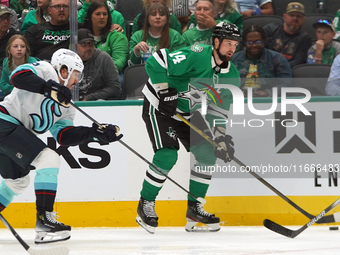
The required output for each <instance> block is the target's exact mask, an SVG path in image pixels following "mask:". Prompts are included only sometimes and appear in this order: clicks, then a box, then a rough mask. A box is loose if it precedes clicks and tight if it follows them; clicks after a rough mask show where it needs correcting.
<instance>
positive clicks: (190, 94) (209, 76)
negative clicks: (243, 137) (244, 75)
mask: <svg viewBox="0 0 340 255" xmlns="http://www.w3.org/2000/svg"><path fill="white" fill-rule="evenodd" d="M212 51H213V49H212V46H210V45H203V44H197V45H192V46H190V47H185V48H181V49H179V50H177V51H174V52H171V53H169V51H168V49H161V50H159V51H157V52H156V53H154V54H153V56H152V57H150V58H149V59H148V61H147V63H146V66H145V68H146V71H147V73H148V75H149V77H150V79H149V81H148V83H147V84H146V85H145V87H144V89H143V93H144V95H145V97H146V98H147V100H148V101H149V102H150V103H151V104H152V105H153V106H154V107H155V108H156V109H157V108H158V96H157V90H156V87H158V86H160V85H161V84H162V83H168V86H169V87H172V88H176V89H177V93H178V100H177V102H178V104H177V111H178V112H179V113H182V114H183V115H190V112H192V111H195V110H198V109H200V108H201V106H202V101H203V100H204V99H202V95H206V97H207V100H205V102H206V103H207V105H208V107H207V116H206V117H207V119H208V120H211V118H210V117H213V118H215V119H217V118H218V119H220V118H227V111H228V110H229V107H230V104H231V103H232V94H231V92H230V91H229V90H228V89H223V88H222V89H221V88H219V89H217V88H216V84H231V85H235V86H237V87H240V79H239V73H238V70H237V69H236V67H235V66H234V64H233V63H231V62H230V61H229V63H228V65H227V67H225V68H220V67H219V66H216V64H215V60H214V58H213V56H212ZM203 98H204V97H203ZM209 116H210V117H209Z"/></svg>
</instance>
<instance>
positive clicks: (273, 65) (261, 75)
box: [231, 25, 292, 97]
mask: <svg viewBox="0 0 340 255" xmlns="http://www.w3.org/2000/svg"><path fill="white" fill-rule="evenodd" d="M265 40H266V35H265V33H264V31H263V28H262V27H259V26H257V25H252V26H249V27H246V29H245V30H244V31H243V35H242V43H243V44H244V45H245V49H244V50H242V51H239V52H237V53H235V54H234V55H233V56H232V58H231V61H232V62H233V64H234V65H235V66H236V68H237V70H238V71H239V74H240V78H241V89H243V91H244V94H245V95H247V89H248V88H252V90H253V96H254V97H270V96H272V88H273V87H276V88H278V92H279V95H280V94H281V93H280V92H281V88H282V87H289V86H291V78H292V71H291V69H290V66H289V63H288V61H287V60H286V59H285V57H283V56H282V55H281V54H280V53H278V52H276V51H273V50H268V49H266V48H264V43H265Z"/></svg>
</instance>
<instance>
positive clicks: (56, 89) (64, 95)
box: [43, 80, 72, 107]
mask: <svg viewBox="0 0 340 255" xmlns="http://www.w3.org/2000/svg"><path fill="white" fill-rule="evenodd" d="M43 92H44V96H45V97H48V98H51V99H53V100H54V101H56V102H57V103H58V104H60V105H62V106H64V107H69V103H70V102H71V99H72V94H71V91H70V89H69V88H68V87H66V86H64V85H61V84H59V83H57V82H55V81H53V80H48V81H47V82H46V85H45V87H44V91H43Z"/></svg>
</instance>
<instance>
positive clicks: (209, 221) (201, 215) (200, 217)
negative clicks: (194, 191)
mask: <svg viewBox="0 0 340 255" xmlns="http://www.w3.org/2000/svg"><path fill="white" fill-rule="evenodd" d="M198 222H200V223H203V224H205V225H207V226H201V227H198V226H196V225H197V223H198ZM220 228H221V227H220V218H218V217H215V215H214V214H211V213H208V212H206V211H205V210H204V209H203V204H202V203H199V202H194V201H188V210H187V224H186V226H185V230H186V231H188V232H216V231H219V230H220Z"/></svg>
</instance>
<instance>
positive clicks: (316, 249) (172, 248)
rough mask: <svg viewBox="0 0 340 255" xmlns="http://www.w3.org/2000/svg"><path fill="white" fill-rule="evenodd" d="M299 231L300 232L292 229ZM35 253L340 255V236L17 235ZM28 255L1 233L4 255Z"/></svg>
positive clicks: (323, 230) (243, 231) (131, 231)
mask: <svg viewBox="0 0 340 255" xmlns="http://www.w3.org/2000/svg"><path fill="white" fill-rule="evenodd" d="M288 227H289V228H291V229H297V228H298V227H299V226H288ZM16 230H17V232H18V233H19V235H20V236H21V237H22V238H23V239H24V240H25V241H26V242H27V243H28V245H30V246H31V247H32V248H33V249H41V248H48V247H53V246H56V245H57V246H66V247H68V248H69V249H70V255H108V254H110V255H111V254H119V255H120V254H122V255H125V254H135V255H137V254H232V255H234V254H238V255H250V254H251V255H257V254H261V255H263V254H265V255H267V254H279V255H282V254H290V255H330V254H331V255H339V254H340V242H339V239H340V232H339V231H330V230H329V226H311V227H309V228H308V229H306V230H305V231H304V232H302V233H301V234H300V235H299V236H297V237H295V238H294V239H290V238H287V237H284V236H281V235H279V234H276V233H274V232H271V231H270V230H268V229H266V228H265V227H222V228H221V230H220V231H219V232H216V233H187V232H185V230H184V228H183V227H176V228H173V227H171V228H164V227H163V228H162V227H161V228H157V229H156V233H155V234H154V235H152V234H149V233H147V232H146V231H145V230H143V229H141V228H139V227H136V228H74V229H72V232H71V239H70V240H68V241H64V242H59V243H55V244H45V245H38V246H36V245H34V243H33V238H34V236H35V232H34V229H16ZM21 254H22V255H24V254H28V253H27V252H26V251H25V250H24V248H23V247H22V246H21V245H20V244H19V243H18V242H17V240H16V239H15V238H14V236H13V235H12V233H11V232H10V231H9V230H8V229H6V228H1V229H0V255H21Z"/></svg>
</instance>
